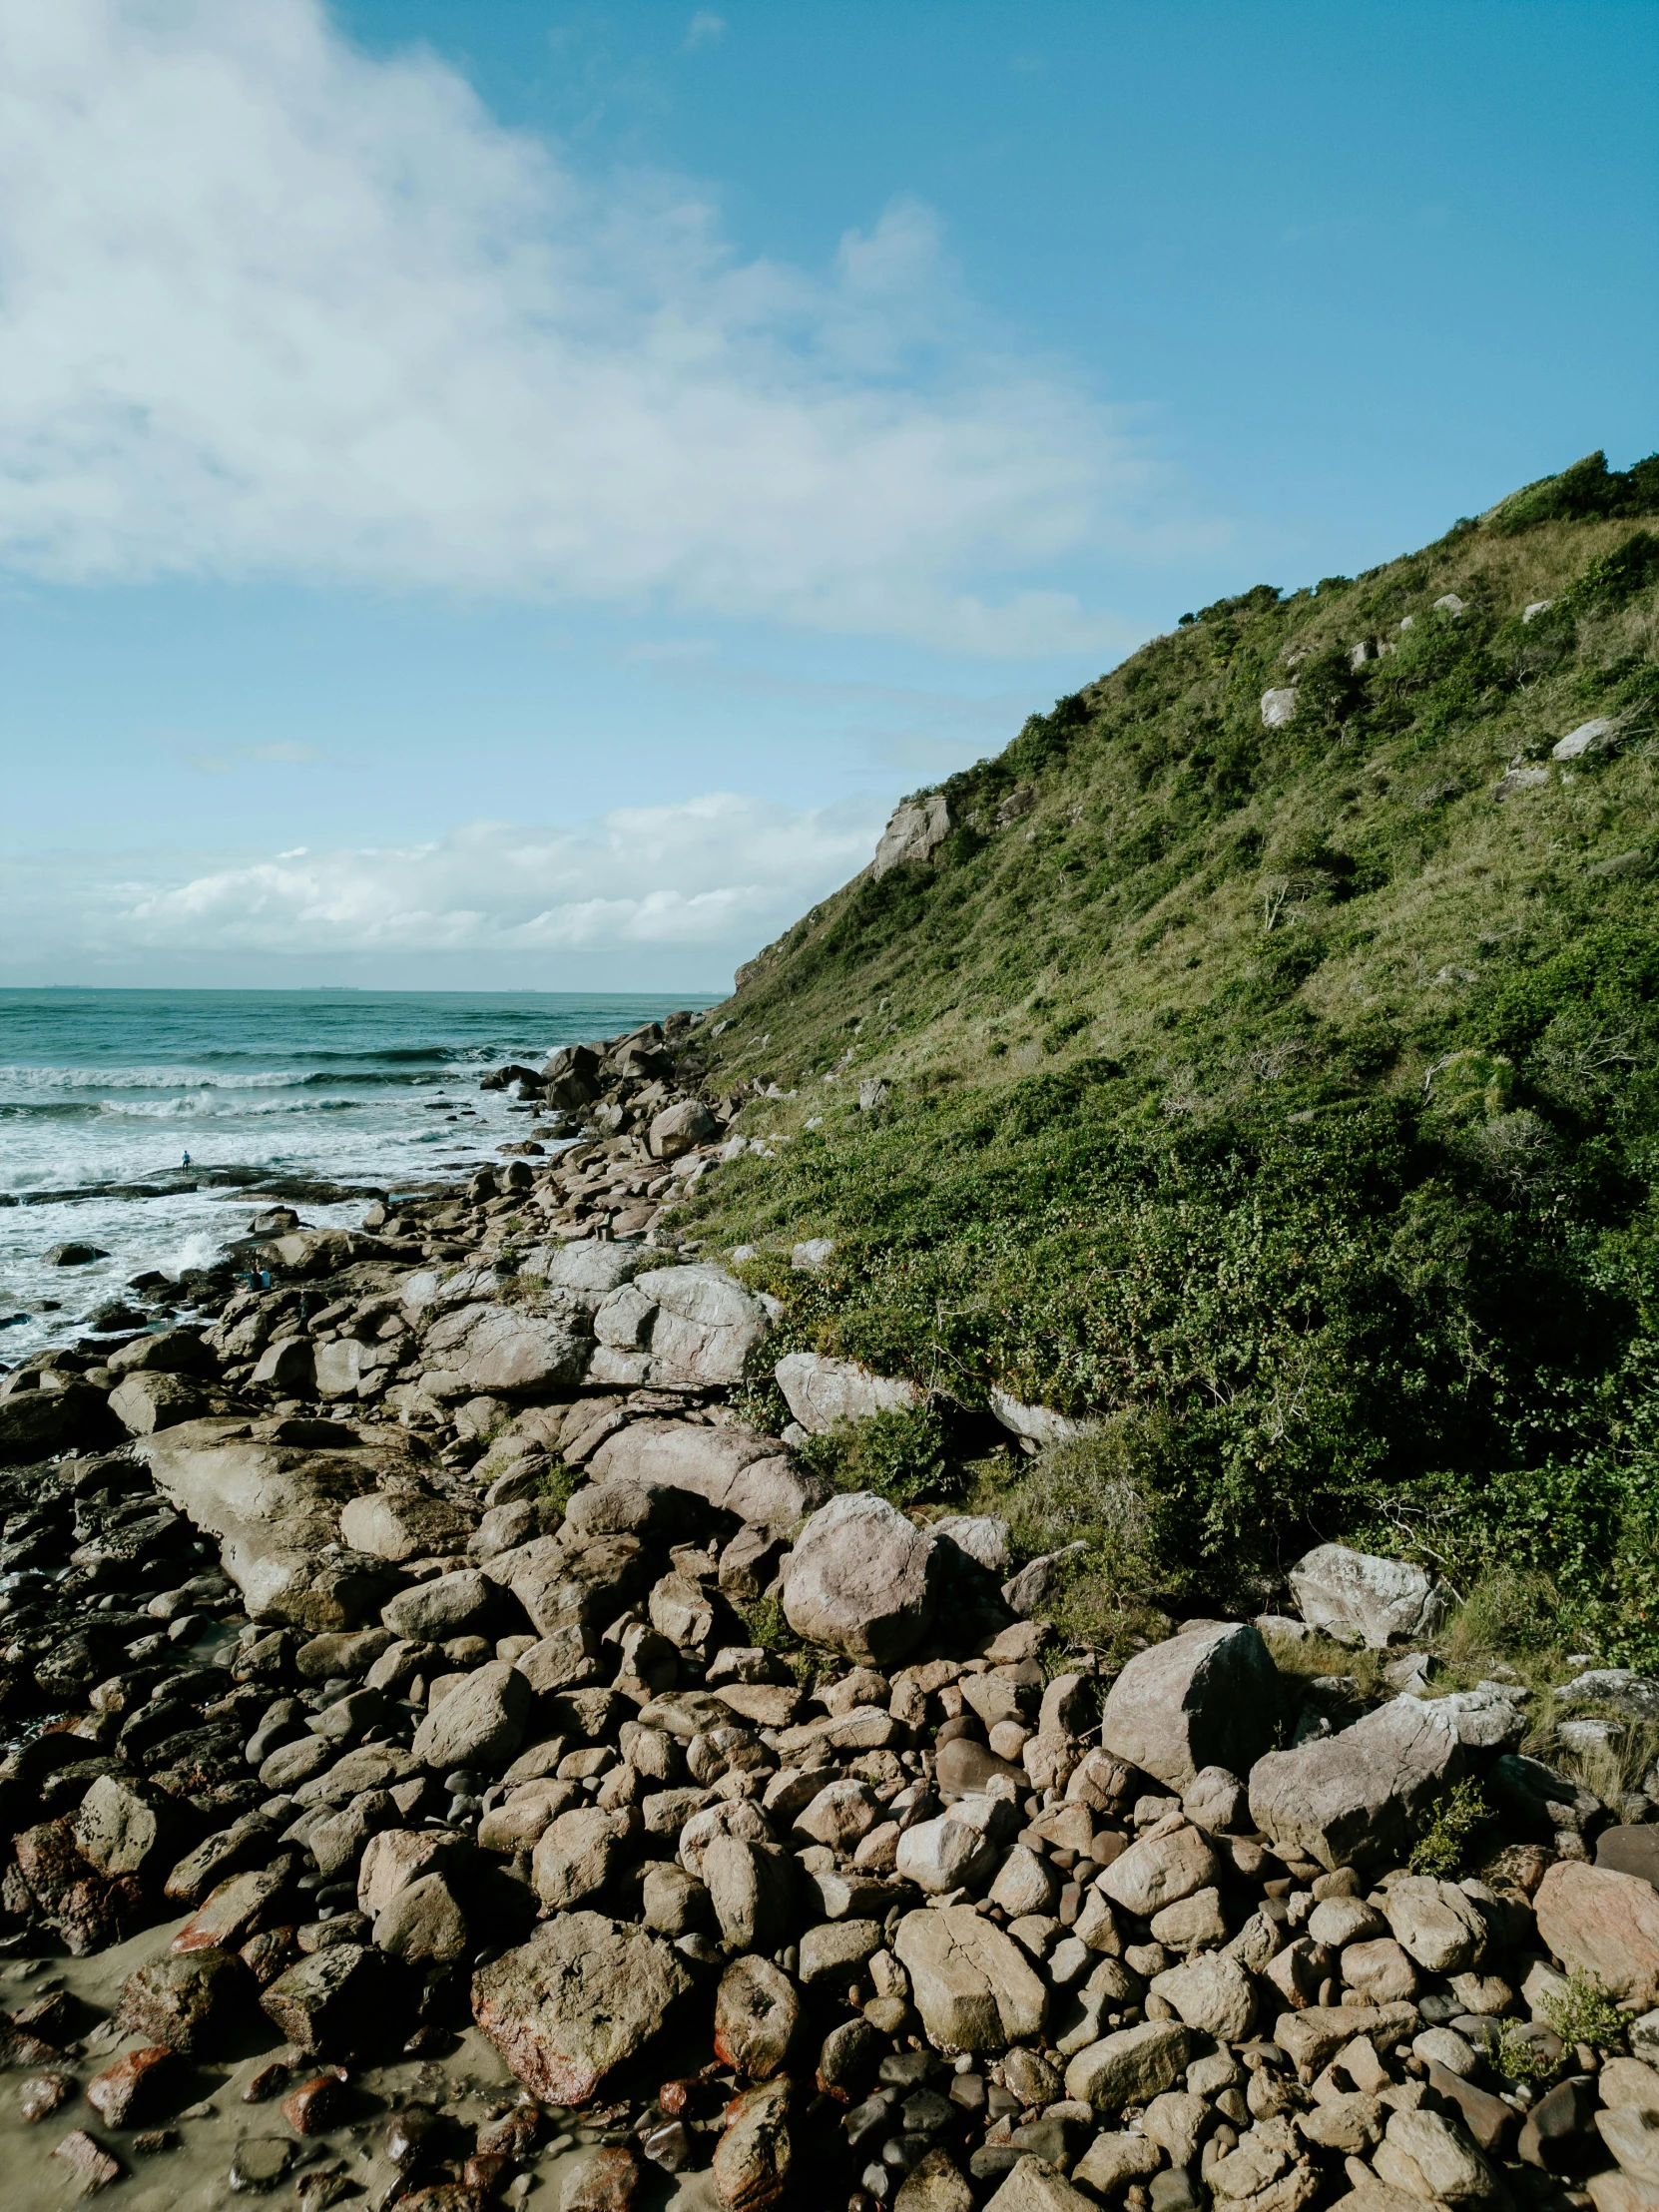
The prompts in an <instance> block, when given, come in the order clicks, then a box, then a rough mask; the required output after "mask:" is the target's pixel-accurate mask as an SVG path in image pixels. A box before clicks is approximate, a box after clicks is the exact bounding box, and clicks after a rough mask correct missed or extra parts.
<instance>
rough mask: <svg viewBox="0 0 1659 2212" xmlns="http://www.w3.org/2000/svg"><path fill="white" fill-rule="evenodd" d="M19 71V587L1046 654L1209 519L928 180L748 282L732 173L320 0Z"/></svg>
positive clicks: (7, 556) (6, 348)
mask: <svg viewBox="0 0 1659 2212" xmlns="http://www.w3.org/2000/svg"><path fill="white" fill-rule="evenodd" d="M697 21H698V22H699V23H704V24H706V25H715V24H717V23H718V19H717V18H714V17H702V16H700V17H699V18H697ZM706 35H709V36H718V31H710V32H708V33H707V34H706ZM0 65H3V66H0V564H4V565H6V566H9V567H11V568H13V569H14V570H19V571H22V572H25V573H27V574H30V575H33V576H35V577H39V578H44V579H48V580H52V581H55V582H60V583H63V582H67V583H108V582H118V583H119V582H143V581H146V580H152V579H158V578H169V577H187V578H188V577H203V578H214V579H226V578H229V579H233V580H236V579H263V578H271V577H278V578H299V579H300V580H303V581H306V582H310V583H322V584H333V585H345V586H358V587H369V588H374V589H385V588H391V589H395V590H411V589H412V590H430V589H437V590H442V591H445V592H451V593H460V594H478V595H497V596H509V597H531V598H534V597H538V596H540V597H546V598H548V599H550V600H567V601H578V602H583V601H585V602H588V603H590V604H598V603H603V604H605V605H607V606H611V607H616V608H624V609H629V608H634V609H639V610H642V611H643V610H646V609H648V608H650V607H651V606H658V607H661V608H664V609H667V610H670V611H674V612H679V613H685V614H692V615H699V616H701V615H712V616H715V617H721V618H731V619H737V620H754V619H760V620H763V621H767V622H773V623H780V624H785V625H790V626H794V627H797V628H802V629H808V630H816V631H820V632H832V633H836V634H841V635H862V636H869V637H886V638H893V639H899V640H903V641H905V642H908V643H912V644H920V645H923V646H926V647H930V648H934V649H944V650H947V651H951V652H959V653H969V654H975V655H984V654H990V655H999V654H1007V655H1022V654H1049V653H1054V652H1071V651H1095V650H1098V651H1107V650H1115V649H1121V648H1122V646H1123V645H1124V644H1125V643H1126V642H1130V641H1128V640H1126V638H1125V635H1124V632H1123V629H1122V626H1121V624H1118V623H1116V622H1115V621H1114V620H1113V619H1112V618H1111V617H1110V615H1109V614H1106V613H1103V612H1102V611H1100V610H1095V609H1090V608H1087V607H1085V606H1083V605H1082V604H1080V602H1079V600H1078V598H1077V596H1076V595H1075V593H1073V592H1070V591H1067V590H1063V589H1057V588H1055V586H1054V584H1053V582H1052V567H1053V564H1055V563H1056V562H1057V561H1059V560H1060V559H1061V558H1062V557H1063V556H1068V555H1076V554H1079V553H1085V554H1087V553H1089V552H1091V551H1094V552H1098V551H1100V550H1102V549H1116V550H1119V551H1122V550H1124V549H1126V548H1128V549H1141V550H1145V551H1148V552H1156V551H1158V550H1159V549H1160V548H1163V549H1166V550H1167V549H1168V546H1169V545H1170V544H1172V543H1174V542H1176V540H1177V539H1178V538H1181V537H1182V532H1181V530H1180V529H1178V527H1177V526H1176V525H1174V524H1170V523H1166V522H1163V521H1161V520H1159V519H1158V517H1157V516H1156V514H1154V513H1151V512H1149V511H1147V501H1148V499H1149V496H1150V493H1149V485H1150V483H1151V470H1150V464H1149V462H1148V459H1147V457H1146V454H1145V452H1144V451H1143V450H1142V445H1141V441H1140V440H1139V438H1138V437H1137V436H1136V435H1134V434H1132V432H1131V429H1130V427H1129V426H1128V423H1127V420H1126V419H1125V418H1123V417H1121V416H1120V415H1119V414H1118V413H1117V412H1115V411H1114V410H1113V409H1111V408H1110V407H1108V406H1106V405H1105V404H1103V403H1102V402H1101V401H1100V400H1099V399H1098V398H1097V397H1096V396H1094V395H1093V394H1091V393H1090V391H1089V390H1088V389H1087V388H1086V386H1085V384H1084V382H1083V380H1082V378H1081V377H1080V376H1078V375H1077V374H1076V373H1075V372H1073V371H1072V370H1071V369H1070V368H1069V367H1068V366H1067V365H1066V364H1065V363H1063V362H1061V361H1057V360H1054V359H1051V358H1047V357H1030V356H1025V355H1022V354H1021V353H1020V351H1019V350H1018V348H1017V347H1016V346H1015V345H1014V344H1013V343H1012V342H1011V341H1010V340H1008V339H1007V338H1005V337H1004V336H1003V335H1001V334H1000V333H998V332H997V331H996V330H995V329H994V328H993V327H992V326H991V325H990V323H989V321H988V319H987V318H985V317H983V316H982V315H980V314H979V313H978V312H977V311H976V309H975V308H974V306H973V304H972V302H971V301H970V300H969V299H968V298H967V296H966V294H965V292H964V290H963V287H962V285H961V283H960V281H959V279H958V278H957V277H956V275H955V273H954V271H953V269H952V267H951V264H950V260H949V257H948V254H947V252H946V250H945V246H944V242H943V240H942V238H941V235H940V226H939V223H938V221H937V219H936V217H935V216H934V214H933V213H932V211H931V210H930V209H928V208H927V207H926V206H924V205H922V204H921V203H919V202H917V201H915V200H900V201H897V202H895V203H893V204H891V205H889V206H887V207H886V208H884V209H881V210H878V211H872V214H873V220H872V221H870V222H869V223H868V226H867V228H865V229H862V230H848V231H847V232H846V233H845V235H844V236H843V237H842V239H841V241H840V244H839V247H838V250H837V251H836V253H835V255H834V257H833V261H832V264H831V266H830V268H829V269H827V270H824V271H810V270H805V269H800V268H793V267H789V266H785V265H783V264H780V263H778V262H776V261H768V260H763V259H755V258H750V259H745V258H744V257H743V256H742V255H741V254H740V253H739V252H738V251H737V250H736V248H735V247H734V246H733V245H732V244H731V242H730V241H729V240H728V238H727V237H726V236H725V234H724V231H723V227H722V222H721V217H720V212H719V210H718V208H717V207H716V206H715V205H714V204H713V202H712V200H711V197H710V196H709V194H708V193H707V192H706V191H704V190H702V189H700V188H697V187H694V186H692V185H689V184H687V183H685V182H684V181H681V180H677V179H672V178H667V177H663V176H661V175H652V174H646V173H643V172H635V173H631V174H625V173H612V174H609V175H606V176H604V177H600V178H595V177H589V176H585V175H583V174H582V173H581V172H580V171H579V170H578V169H577V167H576V166H575V165H574V164H573V163H572V162H571V160H570V159H569V158H568V157H567V156H566V155H565V154H563V153H562V152H561V151H560V150H558V149H557V148H555V147H552V146H550V145H549V144H547V143H546V142H544V141H542V140H539V139H537V138H534V137H532V136H530V135H528V134H525V133H519V132H514V131H511V130H509V129H507V128H506V127H505V126H503V125H502V124H501V123H500V122H499V121H497V120H496V119H495V118H494V117H493V116H492V115H491V114H490V113H489V112H488V111H487V110H486V109H485V108H484V106H483V105H482V103H481V102H480V101H479V100H478V98H477V97H476V95H475V94H474V93H473V92H472V90H471V89H470V87H469V86H468V85H467V83H466V82H465V80H464V79H463V78H462V77H461V76H460V75H459V74H458V72H457V71H456V70H454V69H453V68H451V67H450V66H449V65H447V64H446V63H445V62H444V61H442V60H441V59H440V58H438V57H437V56H435V55H434V54H431V53H429V52H425V51H421V50H411V51H409V52H406V53H403V54H400V55H397V56H394V57H392V58H389V59H381V58H375V57H371V56H368V55H366V54H364V53H362V52H360V51H358V50H356V49H355V48H353V47H352V46H350V45H349V44H348V43H347V42H346V41H345V40H344V39H342V38H341V37H340V36H339V35H338V34H337V32H336V31H335V30H334V29H333V28H332V26H331V25H330V22H329V19H328V17H327V15H326V13H325V11H324V10H323V8H322V7H320V6H319V5H318V4H317V0H175V4H172V5H169V6H168V7H166V8H155V7H147V6H141V5H137V4H134V0H54V4H53V5H52V6H51V7H50V8H42V7H39V6H38V5H35V4H34V0H0ZM1187 536H1190V532H1188V533H1187ZM1183 542H1185V540H1184V539H1183Z"/></svg>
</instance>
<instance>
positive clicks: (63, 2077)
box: [17, 2073, 75, 2125]
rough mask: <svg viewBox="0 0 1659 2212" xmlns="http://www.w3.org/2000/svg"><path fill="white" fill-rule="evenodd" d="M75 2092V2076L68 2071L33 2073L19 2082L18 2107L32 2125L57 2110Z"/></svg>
mask: <svg viewBox="0 0 1659 2212" xmlns="http://www.w3.org/2000/svg"><path fill="white" fill-rule="evenodd" d="M74 2094H75V2081H74V2077H73V2076H72V2075H70V2074H66V2073H39V2074H31V2075H30V2076H29V2078H28V2080H27V2081H24V2082H22V2083H20V2084H19V2086H18V2091H17V2108H18V2110H19V2112H20V2113H21V2114H22V2115H23V2117H24V2119H25V2120H27V2121H28V2122H29V2123H30V2124H31V2125H33V2123H34V2122H35V2121H36V2120H44V2119H45V2118H46V2116H47V2114H48V2113H49V2112H56V2111H57V2109H58V2107H59V2106H60V2105H62V2104H66V2103H67V2102H68V2101H69V2099H70V2098H71V2097H72V2096H73V2095H74Z"/></svg>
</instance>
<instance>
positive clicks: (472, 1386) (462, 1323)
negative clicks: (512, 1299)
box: [426, 1306, 589, 1397]
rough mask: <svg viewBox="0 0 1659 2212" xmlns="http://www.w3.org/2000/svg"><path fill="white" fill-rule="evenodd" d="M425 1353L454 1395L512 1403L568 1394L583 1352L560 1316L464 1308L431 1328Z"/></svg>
mask: <svg viewBox="0 0 1659 2212" xmlns="http://www.w3.org/2000/svg"><path fill="white" fill-rule="evenodd" d="M584 1327H585V1324H584ZM426 1350H427V1353H428V1355H429V1356H441V1361H442V1365H443V1367H444V1368H445V1369H446V1370H448V1371H450V1372H451V1373H452V1374H453V1375H454V1376H455V1377H456V1378H457V1379H458V1383H457V1385H456V1387H457V1388H458V1389H464V1390H465V1391H467V1392H475V1393H478V1394H480V1395H483V1396H496V1395H500V1396H504V1397H513V1396H521V1395H525V1394H528V1393H530V1392H533V1391H544V1390H557V1389H562V1388H574V1386H575V1385H576V1383H579V1382H580V1381H581V1377H582V1370H583V1368H584V1366H585V1365H586V1363H587V1358H588V1351H589V1347H588V1343H587V1340H586V1337H585V1336H583V1337H577V1336H575V1335H573V1334H572V1332H571V1328H570V1325H569V1323H568V1321H567V1320H565V1318H564V1317H563V1316H559V1315H544V1314H532V1313H528V1312H526V1311H525V1310H524V1309H522V1308H520V1307H516V1306H469V1307H463V1308H462V1309H461V1310H460V1311H459V1312H458V1313H456V1314H452V1315H446V1316H445V1317H444V1318H443V1320H442V1321H440V1322H437V1323H436V1324H434V1326H433V1328H432V1329H431V1331H430V1332H429V1333H428V1336H427V1339H426Z"/></svg>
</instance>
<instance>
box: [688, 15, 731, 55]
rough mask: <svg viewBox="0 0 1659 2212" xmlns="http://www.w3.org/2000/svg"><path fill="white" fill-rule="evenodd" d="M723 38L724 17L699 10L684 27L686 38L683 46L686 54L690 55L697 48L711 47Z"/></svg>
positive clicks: (724, 29) (724, 30) (724, 32)
mask: <svg viewBox="0 0 1659 2212" xmlns="http://www.w3.org/2000/svg"><path fill="white" fill-rule="evenodd" d="M725 36H726V18H725V16H723V15H715V14H714V13H713V12H712V11H711V10H710V9H708V8H699V9H698V11H697V13H696V14H695V15H694V16H693V17H692V19H691V21H690V22H689V23H688V24H687V25H686V36H685V39H684V41H683V44H684V46H685V50H686V52H687V53H688V54H692V53H695V52H696V51H697V49H698V47H700V46H713V45H714V44H715V42H716V41H717V40H718V39H723V38H724V37H725Z"/></svg>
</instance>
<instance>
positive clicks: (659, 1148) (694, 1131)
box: [646, 1098, 720, 1160]
mask: <svg viewBox="0 0 1659 2212" xmlns="http://www.w3.org/2000/svg"><path fill="white" fill-rule="evenodd" d="M719 1135H720V1123H719V1122H718V1121H716V1119H715V1117H714V1115H713V1114H711V1113H710V1111H709V1109H708V1107H707V1106H705V1105H704V1103H703V1101H702V1100H701V1099H700V1098H683V1099H681V1101H680V1103H679V1104H678V1105H677V1106H665V1107H664V1108H663V1111H662V1112H661V1113H660V1114H659V1115H658V1116H657V1118H656V1119H655V1120H654V1121H653V1122H652V1124H651V1133H650V1136H649V1137H648V1138H647V1140H646V1142H647V1144H648V1145H649V1147H650V1151H651V1157H652V1159H654V1160H678V1159H679V1158H680V1156H681V1154H682V1153H685V1152H691V1151H694V1150H695V1149H696V1147H697V1146H698V1145H700V1144H707V1143H708V1142H709V1140H710V1139H711V1138H712V1137H718V1136H719Z"/></svg>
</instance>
